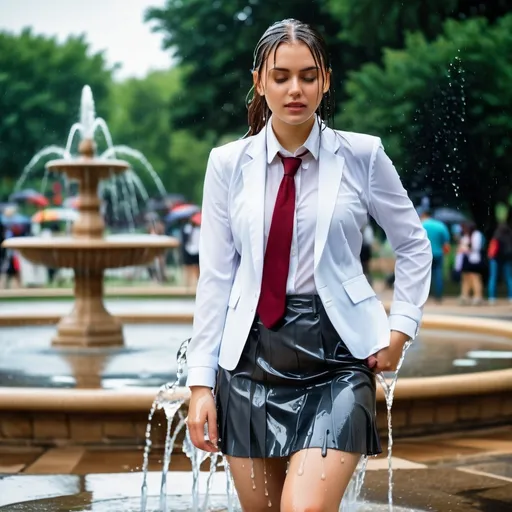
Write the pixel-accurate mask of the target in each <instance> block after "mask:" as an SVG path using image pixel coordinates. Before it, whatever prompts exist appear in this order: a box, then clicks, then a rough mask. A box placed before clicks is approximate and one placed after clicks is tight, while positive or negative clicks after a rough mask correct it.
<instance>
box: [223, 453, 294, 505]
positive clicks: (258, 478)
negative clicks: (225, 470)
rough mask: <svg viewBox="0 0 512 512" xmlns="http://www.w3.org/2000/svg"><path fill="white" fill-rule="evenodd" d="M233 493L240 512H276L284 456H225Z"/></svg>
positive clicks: (283, 473)
mask: <svg viewBox="0 0 512 512" xmlns="http://www.w3.org/2000/svg"><path fill="white" fill-rule="evenodd" d="M228 462H229V467H230V469H231V474H232V475H233V480H234V482H235V488H236V492H237V494H238V498H239V500H240V505H241V506H242V511H243V512H266V511H270V512H278V511H279V510H280V508H279V504H280V502H281V493H282V491H283V485H284V480H285V478H286V465H287V462H288V460H287V459H286V458H272V459H246V458H241V457H228Z"/></svg>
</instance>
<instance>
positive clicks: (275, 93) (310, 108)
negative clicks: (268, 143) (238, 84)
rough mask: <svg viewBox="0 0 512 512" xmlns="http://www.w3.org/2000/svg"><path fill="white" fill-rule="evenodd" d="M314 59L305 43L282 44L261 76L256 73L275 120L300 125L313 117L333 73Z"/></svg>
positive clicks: (257, 89)
mask: <svg viewBox="0 0 512 512" xmlns="http://www.w3.org/2000/svg"><path fill="white" fill-rule="evenodd" d="M319 66H322V63H321V62H319V63H317V62H315V59H314V58H313V55H312V53H311V50H310V49H309V48H308V46H307V45H306V44H304V43H302V42H299V41H297V42H293V43H282V44H281V45H279V47H278V48H277V50H275V51H274V52H272V53H271V54H270V55H269V57H268V58H267V60H266V62H265V63H264V65H263V67H262V70H261V76H260V75H259V74H258V72H257V71H255V72H254V75H253V79H254V84H255V87H256V91H257V93H258V94H260V95H263V96H265V98H266V100H267V104H268V106H269V108H270V110H271V111H272V114H273V116H274V119H275V120H276V121H277V120H279V121H280V122H282V123H285V124H288V125H300V124H303V123H306V122H308V121H309V120H311V119H312V117H313V114H314V113H315V112H316V110H317V108H318V106H319V105H320V102H321V101H322V97H323V94H324V93H326V92H327V91H328V90H329V86H330V76H329V73H327V72H326V71H325V70H324V72H323V73H322V69H321V68H320V67H319Z"/></svg>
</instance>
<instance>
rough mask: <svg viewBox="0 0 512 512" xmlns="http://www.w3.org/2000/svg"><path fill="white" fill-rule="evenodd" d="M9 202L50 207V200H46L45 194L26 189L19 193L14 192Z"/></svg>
mask: <svg viewBox="0 0 512 512" xmlns="http://www.w3.org/2000/svg"><path fill="white" fill-rule="evenodd" d="M9 200H10V201H16V202H22V201H26V202H27V203H31V204H33V205H35V206H41V207H44V206H48V204H49V201H48V199H46V197H45V196H44V195H43V194H41V193H40V192H37V190H33V189H25V190H20V191H19V192H14V193H13V194H11V195H10V196H9Z"/></svg>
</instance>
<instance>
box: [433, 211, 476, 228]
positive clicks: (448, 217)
mask: <svg viewBox="0 0 512 512" xmlns="http://www.w3.org/2000/svg"><path fill="white" fill-rule="evenodd" d="M432 217H434V219H437V220H440V221H441V222H445V223H446V224H462V223H463V222H466V221H467V220H468V218H467V217H466V216H465V215H464V214H463V213H461V212H459V211H458V210H454V209H453V208H436V209H435V210H434V211H433V212H432Z"/></svg>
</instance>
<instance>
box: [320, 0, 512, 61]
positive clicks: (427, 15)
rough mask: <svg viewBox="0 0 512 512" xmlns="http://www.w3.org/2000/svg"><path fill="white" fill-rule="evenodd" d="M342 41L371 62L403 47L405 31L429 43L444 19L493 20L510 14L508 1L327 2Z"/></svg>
mask: <svg viewBox="0 0 512 512" xmlns="http://www.w3.org/2000/svg"><path fill="white" fill-rule="evenodd" d="M328 4H329V9H330V12H331V13H332V15H333V16H334V17H335V18H336V19H337V20H338V21H339V23H340V25H341V26H342V29H341V31H340V34H339V35H340V37H341V39H342V40H347V41H351V42H352V43H353V44H356V45H359V46H362V47H364V48H365V49H366V51H367V52H368V56H369V57H371V58H372V59H375V58H379V56H380V54H381V51H382V48H384V47H390V48H403V46H404V44H405V38H406V34H407V33H408V32H415V31H419V32H421V33H422V34H423V35H424V36H425V37H426V38H427V39H428V40H431V39H434V38H435V37H436V36H437V35H438V34H440V33H441V32H442V27H443V23H444V21H445V20H446V19H447V18H454V19H458V20H464V19H467V18H470V17H485V18H487V19H488V20H490V21H495V20H496V19H498V18H500V17H501V16H503V15H505V14H507V13H508V12H509V11H510V0H493V1H492V2H482V1H481V0H409V1H407V2H404V1H403V0H380V1H378V2H376V1H375V0H328Z"/></svg>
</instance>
